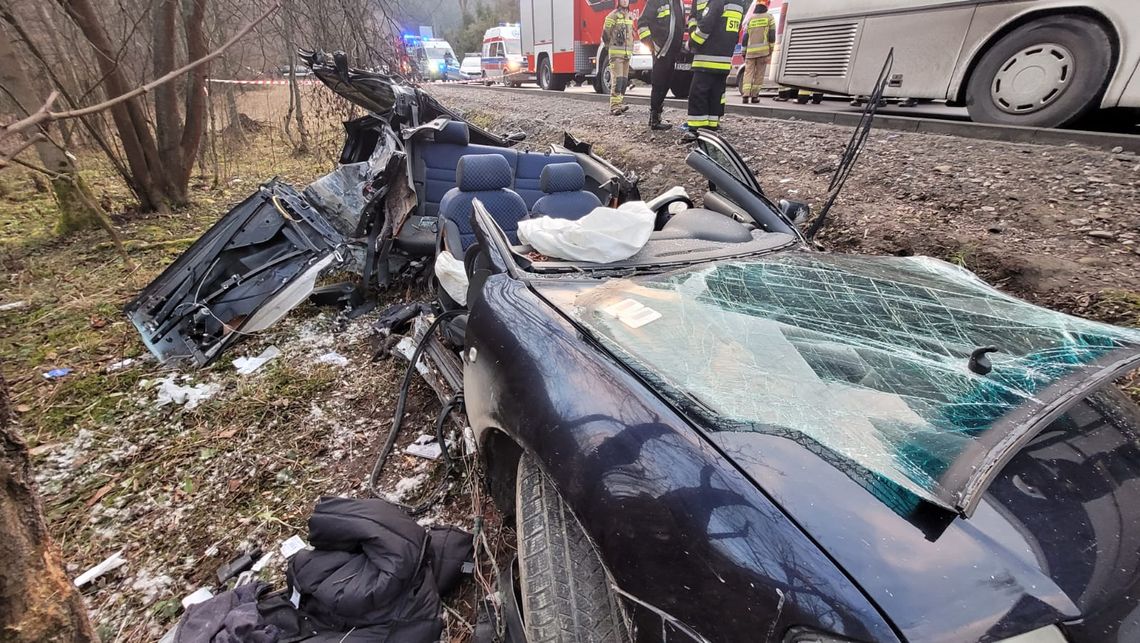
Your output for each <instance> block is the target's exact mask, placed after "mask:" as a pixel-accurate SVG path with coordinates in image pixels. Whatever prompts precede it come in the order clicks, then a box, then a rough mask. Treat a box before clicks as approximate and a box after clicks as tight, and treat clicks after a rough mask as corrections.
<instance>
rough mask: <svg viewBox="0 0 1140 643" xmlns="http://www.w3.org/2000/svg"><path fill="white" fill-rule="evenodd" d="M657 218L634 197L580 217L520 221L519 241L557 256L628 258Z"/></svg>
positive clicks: (596, 260) (596, 259) (570, 258)
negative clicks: (626, 201)
mask: <svg viewBox="0 0 1140 643" xmlns="http://www.w3.org/2000/svg"><path fill="white" fill-rule="evenodd" d="M656 218H657V215H656V214H655V213H654V212H653V210H650V209H649V206H647V205H646V204H645V202H644V201H631V202H629V203H623V204H622V205H621V206H620V207H618V208H617V209H614V208H605V207H602V208H594V210H593V211H592V212H590V213H589V214H587V215H586V216H584V217H582V218H581V219H578V220H577V221H571V220H569V219H556V218H553V217H541V218H538V219H526V220H523V221H520V222H519V241H520V242H522V243H525V244H529V245H530V246H531V247H532V248H534V249H535V251H537V252H539V253H542V254H544V255H546V256H548V257H554V258H556V259H565V260H567V261H589V262H591V263H612V262H614V261H622V260H624V259H629V258H630V257H632V256H633V255H635V254H637V253H638V251H640V250H641V249H642V248H643V247H644V246H645V243H646V242H647V241H649V235H650V234H652V233H653V222H654V220H655V219H656Z"/></svg>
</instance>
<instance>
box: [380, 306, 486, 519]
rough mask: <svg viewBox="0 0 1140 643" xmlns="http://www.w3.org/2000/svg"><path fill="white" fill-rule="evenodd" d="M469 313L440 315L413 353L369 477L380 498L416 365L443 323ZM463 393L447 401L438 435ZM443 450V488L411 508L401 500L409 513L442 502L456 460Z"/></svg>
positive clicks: (444, 313)
mask: <svg viewBox="0 0 1140 643" xmlns="http://www.w3.org/2000/svg"><path fill="white" fill-rule="evenodd" d="M466 312H467V311H465V310H449V311H445V312H442V313H440V314H439V315H437V316H436V318H435V319H434V320H432V322H431V324H430V325H429V326H428V328H427V331H426V332H425V333H424V336H423V338H422V339H420V342H419V344H417V345H416V349H415V351H413V352H412V356H411V359H409V360H408V369H407V370H406V371H404V379H403V381H401V382H400V395H399V397H398V398H397V399H396V412H395V414H393V416H392V427H391V428H390V429H389V430H388V439H387V441H385V443H384V448H383V449H381V450H380V455H378V456H377V457H376V463H375V464H374V465H373V466H372V473H371V474H370V475H369V476H368V490H369V491H371V492H372V495H374V496H376V497H377V498H384V497H385V495H384V494H383V493H381V492H380V489H379V488H378V486H377V483H378V481H379V479H380V473H381V472H382V471H383V470H384V465H385V464H386V463H387V462H388V456H389V455H391V454H392V449H393V448H394V447H395V446H396V439H397V438H398V437H399V435H400V428H401V427H402V426H403V424H404V413H405V411H406V407H407V404H408V392H409V391H410V390H411V387H412V378H413V377H414V376H415V373H416V365H417V364H418V363H419V361H420V358H421V357H423V353H424V350H425V349H426V348H427V345H428V342H430V341H431V338H432V336H433V335H434V333H435V331H436V329H437V328H439V326H440V324H442V323H443V322H445V321H447V320H449V319H453V318H455V317H458V316H459V315H462V314H464V313H466ZM461 396H462V393H457V394H456V395H455V396H452V398H451V399H450V400H448V403H447V404H445V405H444V408H443V412H442V413H441V414H440V419H438V420H437V422H436V427H437V428H436V433H437V435H438V434H439V433H440V432H442V428H441V427H442V425H443V423H444V422H446V418H447V416H448V415H450V414H451V412H452V410H453V409H454V408H456V406H457V404H461V403H462V402H461V400H462V397H461ZM457 397H458V398H459V401H458V402H457V400H456V398H457ZM440 449H441V450H442V452H443V455H444V461H445V462H446V465H447V471H446V472H445V475H444V478H443V480H442V481H441V483H440V485H439V488H438V489H437V490H436V491H435V492H434V493H432V494H431V496H429V497H428V499H427V500H425V501H424V502H422V503H420V504H419V505H416V506H414V507H409V506H407V505H405V504H403V503H397V504H399V505H400V506H402V507H403V508H404V509H405V510H407V512H408V513H409V514H411V515H412V516H419V515H421V514H423V513H424V512H426V511H427V510H428V509H431V507H432V506H433V505H435V503H436V502H438V501H439V500H440V498H442V497H443V495H444V494H445V493H446V492H447V487H448V480H447V475H446V474H447V473H450V472H451V470H452V468H453V462H452V460H451V454H450V453H448V452H447V443H446V442H444V441H441V442H440Z"/></svg>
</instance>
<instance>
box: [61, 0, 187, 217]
mask: <svg viewBox="0 0 1140 643" xmlns="http://www.w3.org/2000/svg"><path fill="white" fill-rule="evenodd" d="M57 2H59V4H60V6H61V7H62V8H63V10H64V11H65V12H66V13H67V15H68V17H69V18H70V19H71V21H72V22H74V23H75V25H76V26H77V27H79V30H80V31H82V32H83V37H84V38H86V39H87V42H89V43H90V44H91V47H92V48H93V49H94V50H95V59H96V63H97V64H98V66H99V71H100V73H102V74H103V76H104V77H105V78H106V91H107V95H108V96H118V95H120V94H125V93H127V92H128V91H130V89H131V87H130V84H129V83H128V81H127V78H126V75H125V73H124V71H123V69H122V67H120V66H119V64H118V61H117V60H116V55H117V50H116V48H115V47H114V46H112V44H111V39H110V37H109V36H108V35H107V30H106V29H105V28H104V26H103V23H102V21H101V20H100V18H99V15H100V13H99V11H98V10H97V9H96V8H95V7H94V6H93V5H92V4H91V0H57ZM110 112H111V119H112V121H113V122H114V123H115V129H116V130H117V131H118V133H119V140H120V142H121V143H122V145H123V152H124V153H125V155H126V157H127V165H128V166H130V169H131V183H132V186H131V187H132V189H133V190H134V192H135V194H136V195H137V196H138V197H139V202H140V203H139V204H140V205H141V206H142V208H143V209H144V210H165V209H166V207H167V204H168V202H169V201H170V200H171V199H170V195H169V194H168V192H167V189H168V187H169V185H170V181H169V180H168V178H167V174H166V172H165V169H164V167H165V166H164V164H163V161H162V158H161V155H160V154H159V151H158V145H157V144H156V143H155V140H154V136H153V134H152V133H151V131H150V126H149V124H148V123H147V120H146V113H145V111H144V110H143V104H142V99H140V98H139V97H135V98H132V99H130V100H127V101H124V102H122V103H119V104H117V105H115V106H114V107H112V108H111V109H110Z"/></svg>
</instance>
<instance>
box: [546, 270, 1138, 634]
mask: <svg viewBox="0 0 1140 643" xmlns="http://www.w3.org/2000/svg"><path fill="white" fill-rule="evenodd" d="M536 288H537V290H539V292H541V293H543V294H544V295H545V296H546V297H547V299H548V300H549V301H551V302H552V303H553V304H554V305H556V306H558V307H559V308H560V309H561V310H562V311H563V312H564V313H566V314H567V315H568V316H569V317H570V318H571V319H573V320H574V321H575V322H577V323H578V324H579V325H580V326H581V327H583V329H584V330H585V331H586V332H587V333H588V334H589V335H591V336H592V337H593V338H594V339H596V340H597V341H598V342H599V344H600V345H601V346H602V347H604V348H605V349H607V350H608V351H610V352H611V353H612V354H613V355H614V356H615V357H616V358H617V359H618V360H620V361H622V362H623V363H625V364H626V365H627V367H629V368H630V369H631V370H632V371H634V372H635V373H636V374H637V375H639V376H640V377H642V378H643V380H644V381H646V383H647V384H648V385H649V386H651V387H653V388H655V389H656V390H658V391H659V392H660V393H661V394H662V395H663V396H665V397H666V398H667V399H670V400H671V401H673V402H674V404H675V405H676V407H677V408H678V409H679V410H681V411H682V412H683V413H684V414H685V415H686V416H688V417H689V418H690V419H691V420H692V421H693V422H694V424H696V425H697V426H699V427H701V428H703V429H704V433H705V435H706V436H707V437H708V438H709V439H710V441H711V442H713V443H714V444H715V445H716V446H717V447H718V448H719V449H720V450H722V451H723V452H724V453H725V454H726V455H728V456H729V457H730V458H732V459H733V461H734V462H735V463H736V464H737V465H738V466H739V467H740V468H741V469H742V470H743V471H745V472H746V473H747V474H748V475H749V476H750V477H751V478H752V479H753V480H754V481H755V482H756V483H757V484H758V486H760V487H761V488H762V489H763V490H764V491H765V492H766V493H768V494H769V495H770V496H772V497H773V499H774V500H776V501H777V502H778V503H779V504H780V505H781V506H782V507H783V508H784V510H785V511H786V512H787V513H788V514H789V516H790V517H792V518H793V519H794V520H795V521H797V522H798V523H799V524H800V525H801V527H802V528H803V529H804V530H805V531H806V532H807V533H808V534H809V535H810V536H812V537H813V538H814V539H815V540H816V541H817V542H818V543H819V544H820V546H821V547H822V548H823V549H824V550H825V551H827V552H828V553H829V555H831V556H832V557H833V558H834V559H835V560H836V562H837V563H838V564H839V565H840V566H841V567H842V568H843V569H844V570H846V571H847V573H848V574H850V575H851V576H852V577H853V578H854V579H855V580H856V582H858V583H859V585H860V586H861V587H863V588H864V591H866V592H867V593H868V595H869V596H870V597H871V598H872V599H873V600H875V601H876V603H877V604H878V605H879V606H880V608H881V609H883V610H884V612H885V613H886V614H887V615H888V617H889V618H891V619H892V621H893V622H894V623H895V624H896V626H897V627H898V628H899V629H900V630H901V631H902V632H903V633H904V634H905V635H906V637H907V638H908V639H911V640H923V641H939V640H983V639H984V640H990V639H995V638H1001V637H1004V636H1010V635H1013V634H1018V633H1022V632H1024V631H1027V630H1028V629H1032V626H1037V625H1047V624H1051V623H1058V622H1062V621H1066V620H1071V619H1075V618H1078V617H1079V616H1081V615H1082V614H1083V615H1087V614H1089V613H1090V610H1091V611H1100V612H1103V611H1104V610H1110V611H1120V610H1121V609H1124V607H1121V605H1120V602H1121V600H1122V599H1121V597H1122V596H1126V595H1132V596H1135V595H1136V592H1134V591H1131V590H1129V591H1126V592H1122V591H1120V585H1121V583H1124V582H1125V581H1122V580H1121V579H1122V578H1124V579H1127V582H1131V580H1132V579H1133V578H1135V577H1136V576H1137V574H1136V571H1135V570H1136V567H1135V566H1134V565H1133V562H1132V561H1128V562H1127V563H1126V564H1123V565H1122V570H1121V571H1119V572H1117V573H1115V574H1109V576H1111V577H1112V579H1111V580H1104V582H1105V583H1107V585H1106V587H1107V586H1112V587H1114V588H1115V589H1113V590H1108V589H1104V587H1100V588H1099V589H1096V590H1095V591H1094V590H1090V589H1089V588H1088V587H1085V588H1083V589H1081V588H1075V587H1074V586H1073V585H1072V583H1070V582H1068V581H1066V580H1065V578H1064V574H1062V573H1060V572H1058V570H1057V569H1056V568H1055V567H1053V566H1051V565H1050V564H1049V563H1048V562H1046V560H1047V559H1046V558H1043V557H1042V556H1041V555H1040V552H1041V546H1040V545H1039V543H1041V542H1044V541H1047V540H1049V538H1050V537H1051V538H1052V539H1053V540H1054V541H1056V540H1057V535H1058V534H1060V535H1061V536H1064V535H1065V534H1064V531H1063V530H1060V531H1059V530H1057V527H1056V525H1054V526H1052V527H1051V529H1053V533H1052V536H1048V535H1047V534H1043V533H1041V529H1044V527H1040V528H1038V529H1037V531H1034V529H1031V528H1029V527H1026V525H1029V524H1031V523H1032V520H1030V519H1029V515H1028V514H1026V515H1019V513H1025V512H1020V510H1018V509H1017V508H1014V509H1010V508H1009V507H1007V506H1005V505H1003V504H1001V503H998V502H995V500H994V498H995V496H994V493H993V492H992V491H991V492H987V490H988V489H989V488H990V485H998V486H1000V485H1001V484H1002V482H1001V480H1002V478H1001V475H1000V473H1001V471H1003V470H1005V468H1006V467H1005V465H1006V463H1007V462H1010V460H1011V459H1013V462H1012V463H1010V466H1013V463H1016V462H1018V458H1020V457H1028V456H1022V455H1021V454H1022V453H1025V452H1027V449H1025V445H1026V443H1027V442H1028V441H1030V440H1032V439H1033V438H1034V436H1035V435H1036V431H1040V429H1041V428H1042V426H1043V424H1042V423H1045V424H1047V423H1048V420H1049V419H1050V418H1051V417H1055V416H1056V413H1057V412H1058V411H1059V410H1061V409H1062V408H1063V407H1064V405H1065V404H1068V403H1071V402H1072V401H1074V400H1073V399H1071V395H1072V394H1073V393H1074V392H1081V394H1082V395H1083V394H1084V393H1087V392H1088V391H1087V390H1086V387H1088V386H1094V385H1098V384H1099V383H1102V382H1104V381H1106V380H1110V379H1111V377H1112V376H1113V375H1114V374H1115V373H1117V372H1118V371H1119V370H1120V369H1122V368H1125V367H1127V366H1128V365H1129V364H1135V363H1136V362H1137V360H1138V359H1140V350H1138V347H1140V333H1138V332H1136V331H1132V330H1128V329H1121V328H1116V327H1113V326H1108V325H1104V324H1097V323H1094V322H1088V321H1085V320H1080V319H1076V318H1073V317H1069V316H1066V315H1062V314H1060V313H1055V312H1052V311H1048V310H1045V309H1042V308H1039V307H1036V306H1032V305H1030V304H1028V303H1025V302H1022V301H1020V300H1017V299H1014V298H1012V297H1009V296H1008V295H1005V294H1003V293H1000V292H998V291H996V290H994V289H993V288H991V287H989V286H987V285H986V284H984V283H983V282H981V281H980V280H978V279H977V278H976V277H975V276H974V275H972V274H971V273H969V272H967V271H964V270H961V269H959V268H957V267H954V266H951V265H949V264H946V263H943V262H939V261H936V260H932V259H927V258H895V257H889V258H888V257H854V256H838V255H817V254H813V253H785V254H783V255H779V256H775V257H765V258H760V259H748V260H739V261H728V262H720V263H716V264H710V265H704V266H698V267H694V268H690V269H686V270H681V271H676V272H671V273H667V274H662V275H653V276H646V277H635V278H630V279H615V280H610V281H608V282H604V283H598V282H593V283H583V282H575V283H574V284H572V285H571V284H565V283H561V284H557V285H555V284H550V283H539V284H538V285H537V286H536ZM989 346H995V347H997V348H998V350H997V352H995V353H992V354H988V356H987V357H986V358H984V359H983V358H979V357H978V355H977V353H976V350H977V348H979V347H989ZM972 354H973V355H974V356H975V359H974V362H975V363H974V364H973V365H972V366H971V355H972ZM985 360H988V361H989V362H991V363H990V364H989V365H988V367H989V370H988V371H987V368H986V366H987V365H986V364H985ZM1074 439H1075V438H1074ZM1071 448H1074V449H1078V450H1081V451H1080V452H1088V449H1089V448H1091V447H1088V446H1087V445H1086V446H1081V445H1075V446H1072V445H1071ZM1109 451H1111V450H1109ZM1119 457H1122V458H1123V457H1124V456H1119ZM1125 460H1127V459H1126V458H1125ZM1121 466H1123V465H1121ZM1117 468H1120V467H1119V466H1118V467H1117ZM963 470H965V471H970V472H971V474H972V475H967V476H964V477H955V475H956V472H959V471H963ZM983 472H984V473H983ZM1125 477H1127V476H1125ZM1132 484H1133V483H1132V482H1129V483H1128V485H1126V486H1124V487H1121V488H1120V489H1119V490H1118V492H1116V496H1114V501H1119V500H1120V499H1121V498H1122V497H1124V496H1128V495H1129V494H1132V493H1134V491H1135V490H1134V489H1132V487H1131V486H1130V485H1132ZM1101 486H1102V487H1103V486H1104V485H1101ZM995 488H996V487H995ZM1074 493H1076V492H1074ZM1110 495H1111V494H1110ZM1138 500H1140V498H1136V499H1133V500H1132V501H1131V505H1132V506H1136V505H1137V504H1140V503H1138V502H1137V501H1138ZM967 508H968V511H967ZM1029 513H1032V512H1029ZM1126 513H1127V512H1126ZM967 516H968V517H967ZM1118 518H1119V516H1118ZM1098 524H1099V525H1100V527H1101V528H1102V529H1107V527H1106V526H1108V525H1112V524H1114V523H1113V522H1112V520H1109V519H1105V520H1100V521H1099V522H1098ZM1115 524H1116V527H1115V529H1114V530H1108V531H1106V532H1105V533H1103V534H1099V533H1098V534H1097V540H1099V539H1100V538H1106V539H1109V540H1108V541H1107V542H1113V541H1114V540H1115V541H1116V542H1119V539H1120V538H1122V537H1124V536H1125V535H1126V534H1136V533H1137V531H1138V527H1137V525H1136V522H1135V520H1133V517H1132V516H1129V517H1128V518H1127V519H1118V520H1117V521H1116V523H1115ZM1062 540H1063V538H1062ZM1083 544H1084V545H1088V544H1089V543H1088V542H1084V543H1083ZM1121 562H1123V560H1122V561H1121ZM1090 587H1091V586H1090ZM1094 596H1095V597H1097V598H1093V597H1094ZM1124 602H1125V603H1126V604H1127V602H1128V601H1127V600H1125V601H1124ZM1109 605H1112V607H1108V606H1109ZM948 633H949V634H948Z"/></svg>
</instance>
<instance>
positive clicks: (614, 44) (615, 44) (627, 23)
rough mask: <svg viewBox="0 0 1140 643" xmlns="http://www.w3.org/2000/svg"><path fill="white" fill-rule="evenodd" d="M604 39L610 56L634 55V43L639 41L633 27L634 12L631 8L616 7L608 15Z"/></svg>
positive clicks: (603, 32) (603, 31) (603, 30)
mask: <svg viewBox="0 0 1140 643" xmlns="http://www.w3.org/2000/svg"><path fill="white" fill-rule="evenodd" d="M602 41H603V42H604V43H606V48H607V49H608V50H609V52H610V58H629V57H631V56H633V43H634V42H636V41H637V36H636V31H635V30H634V27H633V14H632V13H630V11H629V9H621V8H618V9H614V10H613V11H611V12H610V15H608V16H606V23H605V26H604V27H603V28H602Z"/></svg>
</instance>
